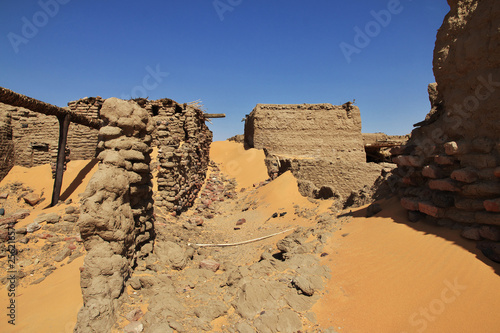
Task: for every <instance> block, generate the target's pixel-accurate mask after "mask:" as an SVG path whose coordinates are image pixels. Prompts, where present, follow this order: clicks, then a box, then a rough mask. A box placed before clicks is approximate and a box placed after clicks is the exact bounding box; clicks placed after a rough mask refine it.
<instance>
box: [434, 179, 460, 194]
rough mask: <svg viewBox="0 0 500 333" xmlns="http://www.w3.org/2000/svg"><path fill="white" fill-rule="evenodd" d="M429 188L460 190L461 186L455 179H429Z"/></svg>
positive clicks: (450, 190)
mask: <svg viewBox="0 0 500 333" xmlns="http://www.w3.org/2000/svg"><path fill="white" fill-rule="evenodd" d="M429 188H430V189H431V190H439V191H448V192H459V191H460V186H459V185H458V183H457V182H455V181H454V180H451V179H449V178H447V179H435V180H431V181H429Z"/></svg>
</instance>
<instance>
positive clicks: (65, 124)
mask: <svg viewBox="0 0 500 333" xmlns="http://www.w3.org/2000/svg"><path fill="white" fill-rule="evenodd" d="M57 119H58V120H59V146H58V147H57V162H56V176H55V179H54V190H53V191H52V203H51V204H50V206H51V207H54V206H55V205H57V203H58V202H59V196H60V195H61V187H62V181H63V175H64V163H65V161H66V143H67V141H68V129H69V124H70V123H71V116H70V114H65V115H60V116H58V117H57Z"/></svg>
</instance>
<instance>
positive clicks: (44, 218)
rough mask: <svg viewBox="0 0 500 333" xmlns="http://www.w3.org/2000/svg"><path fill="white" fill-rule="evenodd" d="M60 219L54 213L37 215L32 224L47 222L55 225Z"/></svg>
mask: <svg viewBox="0 0 500 333" xmlns="http://www.w3.org/2000/svg"><path fill="white" fill-rule="evenodd" d="M60 219H61V217H60V216H59V215H57V214H56V213H50V214H40V215H38V216H37V217H36V218H35V220H34V221H33V222H37V223H42V222H47V223H51V224H54V223H57V222H59V220H60Z"/></svg>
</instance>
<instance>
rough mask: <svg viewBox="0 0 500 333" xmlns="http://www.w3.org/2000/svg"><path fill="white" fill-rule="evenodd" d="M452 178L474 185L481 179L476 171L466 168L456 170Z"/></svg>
mask: <svg viewBox="0 0 500 333" xmlns="http://www.w3.org/2000/svg"><path fill="white" fill-rule="evenodd" d="M451 178H452V179H454V180H457V181H459V182H462V183H468V184H470V183H474V182H476V181H477V180H478V179H479V176H478V174H477V172H476V170H474V169H472V168H465V169H459V170H455V171H453V172H452V173H451Z"/></svg>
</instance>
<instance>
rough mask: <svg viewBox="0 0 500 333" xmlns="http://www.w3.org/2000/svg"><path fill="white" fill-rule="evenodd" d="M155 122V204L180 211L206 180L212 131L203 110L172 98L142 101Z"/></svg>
mask: <svg viewBox="0 0 500 333" xmlns="http://www.w3.org/2000/svg"><path fill="white" fill-rule="evenodd" d="M140 103H141V104H142V106H143V107H144V108H145V109H146V110H147V111H148V112H149V113H150V115H152V118H153V121H154V123H155V125H156V129H155V132H154V133H153V138H154V141H155V144H156V145H157V146H158V193H157V195H156V198H155V204H156V205H157V206H159V207H165V208H166V209H167V210H169V211H172V212H175V213H176V214H177V213H180V212H182V211H184V210H185V209H187V208H188V207H191V206H192V205H193V203H194V200H195V199H196V196H197V194H198V192H199V191H200V189H201V187H202V185H203V182H204V180H205V176H206V172H207V169H208V163H209V161H210V158H209V150H210V143H211V142H212V132H211V131H210V130H209V129H208V126H207V125H206V124H205V116H204V115H203V111H201V110H199V109H197V108H195V107H193V106H190V105H187V104H184V105H180V104H178V103H176V102H174V101H172V100H170V99H162V100H158V101H146V100H143V101H140Z"/></svg>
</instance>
